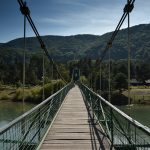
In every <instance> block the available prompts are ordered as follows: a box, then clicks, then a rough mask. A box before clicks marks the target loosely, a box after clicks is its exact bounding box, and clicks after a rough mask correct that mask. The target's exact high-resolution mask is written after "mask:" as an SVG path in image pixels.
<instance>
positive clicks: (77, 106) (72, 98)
mask: <svg viewBox="0 0 150 150" xmlns="http://www.w3.org/2000/svg"><path fill="white" fill-rule="evenodd" d="M96 130H97V131H96ZM40 149H41V150H48V149H51V150H94V149H95V150H97V149H102V150H103V149H104V150H105V149H108V150H109V149H110V143H109V141H108V139H107V138H106V137H105V135H104V134H103V133H102V130H101V129H99V128H97V124H96V123H95V122H94V121H93V119H92V118H91V116H90V115H89V113H88V111H87V109H86V106H85V103H84V100H83V97H82V95H81V92H80V90H79V88H78V87H77V86H75V87H74V88H73V89H71V90H70V91H69V93H68V95H67V97H66V99H65V101H64V103H63V106H62V108H61V110H60V112H59V113H58V116H57V117H56V119H55V121H54V123H53V125H52V127H51V129H50V131H49V133H48V134H47V136H46V138H45V139H44V142H43V144H42V146H41V148H40Z"/></svg>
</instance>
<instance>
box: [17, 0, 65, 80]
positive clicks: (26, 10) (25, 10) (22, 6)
mask: <svg viewBox="0 0 150 150" xmlns="http://www.w3.org/2000/svg"><path fill="white" fill-rule="evenodd" d="M17 1H18V3H19V5H20V11H21V13H22V14H23V15H24V16H25V17H26V18H27V20H28V22H29V23H30V25H31V28H32V29H33V31H34V33H35V35H36V37H37V39H38V41H39V43H40V45H41V48H42V49H43V50H44V52H45V54H46V56H47V57H48V59H49V61H50V62H51V63H52V64H53V67H54V68H55V69H56V71H57V73H58V75H59V77H60V78H61V79H62V80H63V81H64V82H65V83H67V82H66V81H65V80H64V78H63V77H62V75H61V74H60V72H59V70H58V68H57V65H56V64H55V62H54V60H53V59H52V57H51V56H50V55H49V53H48V50H47V48H46V46H45V44H44V42H43V40H42V38H41V36H40V34H39V32H38V31H37V28H36V27H35V24H34V22H33V20H32V18H31V16H30V10H29V8H28V7H27V6H26V5H25V3H24V2H23V1H22V0H17Z"/></svg>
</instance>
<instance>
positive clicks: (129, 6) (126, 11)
mask: <svg viewBox="0 0 150 150" xmlns="http://www.w3.org/2000/svg"><path fill="white" fill-rule="evenodd" d="M134 2H135V0H130V1H128V3H127V4H126V5H125V7H124V9H123V11H124V12H123V15H122V17H121V19H120V21H119V23H118V25H117V27H116V29H115V31H114V32H113V33H112V36H111V38H110V39H109V40H108V42H107V45H106V47H105V49H104V51H103V52H102V54H101V60H100V62H102V61H103V59H104V57H105V55H106V53H107V52H108V49H109V48H110V47H112V43H113V41H114V39H115V37H116V35H117V34H118V32H119V30H120V28H121V26H122V24H123V22H124V20H125V19H126V17H127V16H128V14H129V13H131V11H132V10H133V8H134Z"/></svg>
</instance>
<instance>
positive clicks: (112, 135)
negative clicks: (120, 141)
mask: <svg viewBox="0 0 150 150" xmlns="http://www.w3.org/2000/svg"><path fill="white" fill-rule="evenodd" d="M110 128H111V129H110V131H111V149H112V148H113V145H114V128H113V110H112V108H110Z"/></svg>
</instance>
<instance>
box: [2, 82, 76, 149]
mask: <svg viewBox="0 0 150 150" xmlns="http://www.w3.org/2000/svg"><path fill="white" fill-rule="evenodd" d="M72 87H73V83H69V84H68V85H66V86H65V87H63V88H62V89H61V90H59V91H58V92H56V93H55V94H53V95H51V96H50V97H49V98H47V99H46V100H45V101H43V102H42V103H40V104H39V105H37V106H36V107H34V108H33V109H31V110H30V111H28V112H26V113H25V114H23V115H22V116H20V117H18V118H17V119H15V120H14V121H12V122H11V123H9V124H8V125H7V126H6V127H4V128H3V129H0V150H34V149H36V148H37V146H38V145H39V143H40V142H41V140H42V138H43V137H44V135H45V133H46V131H47V130H48V128H49V126H50V125H51V123H52V121H53V118H54V116H55V115H56V113H57V111H58V109H59V108H60V106H61V104H62V102H63V100H64V98H65V96H66V94H67V93H68V91H69V90H70V89H71V88H72Z"/></svg>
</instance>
